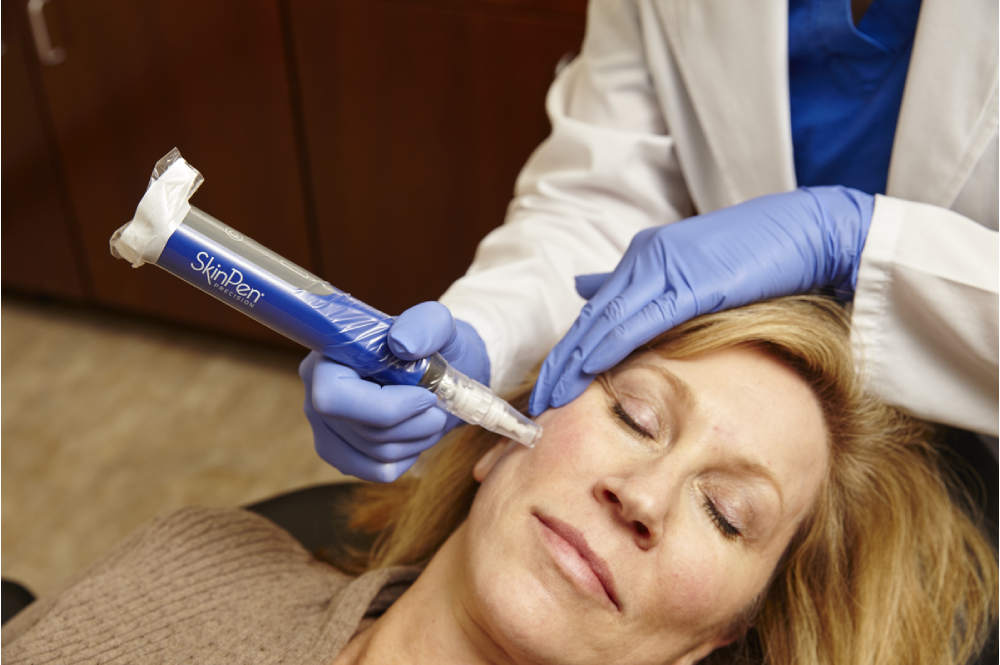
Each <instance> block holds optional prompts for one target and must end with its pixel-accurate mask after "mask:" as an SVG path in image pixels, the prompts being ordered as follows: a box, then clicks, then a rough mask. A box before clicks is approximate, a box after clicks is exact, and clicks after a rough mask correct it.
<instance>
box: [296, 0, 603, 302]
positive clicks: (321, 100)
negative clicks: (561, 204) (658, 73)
mask: <svg viewBox="0 0 1000 665" xmlns="http://www.w3.org/2000/svg"><path fill="white" fill-rule="evenodd" d="M584 4H585V3H584V2H582V1H581V2H573V1H571V0H570V1H559V2H547V3H523V2H517V1H516V0H498V1H496V2H446V1H435V0H426V1H424V2H405V3H401V2H375V1H371V0H339V1H337V2H329V3H315V2H309V1H308V0H291V2H290V13H291V18H292V21H291V22H292V26H293V34H294V40H293V41H294V44H295V47H296V50H295V57H296V61H297V63H298V69H299V74H300V80H301V95H302V100H303V106H304V116H305V126H306V134H307V137H308V150H309V163H310V165H311V173H312V177H313V179H314V181H313V186H314V188H315V192H316V206H317V217H318V225H319V235H320V239H321V247H322V252H323V264H324V270H325V276H326V277H327V278H328V279H329V280H330V281H331V282H333V283H334V284H335V285H337V286H338V287H340V288H342V289H344V290H347V291H350V292H351V293H353V294H354V295H356V296H358V297H359V298H361V299H363V300H365V301H367V302H369V303H370V304H372V305H373V306H375V307H378V308H380V309H382V310H384V311H386V312H388V313H390V314H398V313H399V312H400V311H402V310H403V309H405V308H406V307H408V306H410V305H413V304H415V303H417V302H420V301H422V300H428V299H434V298H437V297H438V296H440V295H441V293H442V292H443V291H444V290H445V289H446V288H447V286H448V285H449V284H450V283H451V282H452V281H453V280H455V279H456V278H458V277H459V276H461V275H462V274H463V273H464V271H465V269H466V268H467V267H468V265H469V263H470V262H471V260H472V257H473V253H474V250H475V246H476V244H477V243H478V241H479V240H480V239H482V237H483V236H485V235H486V234H487V233H488V232H489V231H490V230H491V229H492V228H494V227H496V226H497V225H499V224H500V223H501V222H502V221H503V217H504V212H505V210H506V206H507V204H508V203H509V201H510V198H511V195H512V193H513V187H514V180H515V178H516V175H517V173H518V171H519V170H520V168H521V167H522V166H523V164H524V162H525V160H526V159H527V157H528V156H529V155H530V153H531V151H532V150H533V149H534V148H535V147H536V146H537V145H538V144H539V143H540V142H541V141H542V140H543V139H544V138H545V137H546V136H547V135H548V132H549V126H548V121H547V119H546V117H545V113H544V97H545V92H546V90H547V89H548V86H549V84H550V83H551V81H552V78H553V74H554V69H555V66H556V64H557V62H558V61H559V60H560V58H561V57H562V56H564V55H565V54H566V53H570V52H572V53H575V52H577V51H578V50H579V48H580V44H581V42H582V37H583V27H584V20H585V16H584Z"/></svg>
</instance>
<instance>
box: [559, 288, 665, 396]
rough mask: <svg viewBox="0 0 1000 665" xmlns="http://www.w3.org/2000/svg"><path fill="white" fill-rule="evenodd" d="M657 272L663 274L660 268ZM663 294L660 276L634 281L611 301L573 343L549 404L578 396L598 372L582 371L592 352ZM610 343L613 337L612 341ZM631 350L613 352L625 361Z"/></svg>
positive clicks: (624, 349) (620, 349)
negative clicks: (573, 346)
mask: <svg viewBox="0 0 1000 665" xmlns="http://www.w3.org/2000/svg"><path fill="white" fill-rule="evenodd" d="M658 271H659V272H660V273H662V268H661V269H658ZM662 295H663V277H662V275H660V276H654V277H652V278H647V279H637V280H635V281H634V282H632V284H630V285H629V287H628V288H626V289H625V291H624V292H622V293H621V294H619V295H618V296H616V297H615V298H614V299H613V300H611V302H609V303H608V305H607V307H605V308H604V311H603V312H601V314H600V316H598V317H597V319H596V320H594V321H593V322H592V325H591V327H590V330H588V331H587V333H586V334H585V335H584V336H583V337H582V338H580V340H579V341H578V342H577V343H576V348H575V349H574V350H573V352H572V353H571V354H570V356H569V358H568V360H567V362H566V364H565V366H564V367H563V368H562V372H561V375H560V377H559V380H558V382H557V383H556V385H555V386H554V387H553V389H552V396H551V399H550V401H549V403H550V404H551V405H552V406H554V407H559V406H563V405H566V404H569V403H570V402H572V401H573V400H574V399H576V398H577V397H579V395H580V393H581V392H583V389H584V388H586V386H587V385H589V384H590V381H591V380H592V379H593V376H594V375H596V374H599V373H600V372H590V371H587V370H585V369H584V366H585V364H586V363H587V362H589V360H590V357H591V355H592V354H593V352H594V350H595V349H596V348H597V347H598V346H600V345H601V344H603V343H604V342H605V340H606V339H608V337H609V335H610V334H611V333H612V331H614V330H615V328H616V327H618V326H619V325H621V324H622V323H624V322H625V321H628V320H629V319H631V318H632V317H633V316H635V315H637V314H639V312H641V311H642V310H643V309H644V308H646V307H647V306H648V305H649V303H650V302H652V301H654V300H655V299H656V298H657V297H660V296H662ZM613 341H614V338H612V342H613ZM634 348H635V347H634V346H633V347H629V348H616V352H617V354H618V355H619V356H620V358H624V357H625V356H626V355H628V354H629V353H631V352H632V350H633V349H634ZM584 375H590V376H589V377H586V376H584Z"/></svg>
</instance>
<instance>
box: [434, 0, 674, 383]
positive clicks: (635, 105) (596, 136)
mask: <svg viewBox="0 0 1000 665" xmlns="http://www.w3.org/2000/svg"><path fill="white" fill-rule="evenodd" d="M587 26H588V28H587V34H586V37H585V39H584V45H583V48H582V50H581V54H580V55H579V56H578V57H577V58H576V59H575V60H574V61H573V62H572V63H571V64H569V65H568V66H567V67H566V68H565V69H564V70H563V71H562V72H561V73H560V75H559V76H558V77H557V79H556V81H555V82H554V84H553V85H552V87H551V89H550V90H549V94H548V96H547V99H546V110H547V113H548V116H549V120H550V122H551V124H552V133H551V135H550V136H549V138H548V139H547V140H546V141H545V142H544V143H543V144H542V145H541V146H540V147H539V148H538V149H537V150H536V151H535V152H534V154H533V155H532V156H531V158H530V159H529V160H528V163H527V165H526V166H525V167H524V169H523V171H522V172H521V174H520V176H519V177H518V180H517V183H516V186H515V193H514V199H513V201H512V202H511V204H510V206H509V208H508V212H507V217H506V220H505V223H504V224H503V225H502V226H500V227H499V228H497V229H495V230H494V231H493V232H492V233H490V234H489V235H488V236H487V237H486V238H485V239H484V240H483V241H482V242H481V243H480V245H479V248H478V250H477V252H476V256H475V259H474V261H473V264H472V266H471V267H470V268H469V270H468V272H467V274H466V275H465V277H463V278H461V279H459V280H458V281H457V282H456V283H455V284H453V285H452V287H451V288H450V289H449V290H448V291H447V292H446V293H445V294H444V295H443V296H442V297H441V301H442V302H443V303H444V304H445V305H447V306H448V307H449V308H450V309H451V311H452V312H453V314H454V315H455V317H456V318H459V319H462V320H465V321H467V322H468V323H470V324H472V326H473V327H474V328H475V329H476V331H477V332H478V333H479V334H480V336H481V337H482V338H483V341H484V343H485V344H486V349H487V352H488V353H489V357H490V362H491V380H490V383H491V386H492V387H493V388H494V389H496V390H499V391H503V390H505V389H508V388H511V387H513V386H514V385H517V383H519V382H520V381H521V380H522V378H523V377H524V375H525V374H526V373H527V372H528V371H529V370H530V369H531V367H532V366H533V365H535V364H536V363H538V362H539V361H540V360H541V359H542V358H543V357H544V356H545V354H546V353H547V352H548V351H549V349H551V348H552V346H554V345H555V343H556V342H557V341H558V340H559V339H560V338H561V337H562V336H563V335H564V334H565V332H566V331H567V330H568V329H569V326H570V325H571V324H572V322H573V321H574V320H575V318H576V316H577V314H579V311H580V307H581V306H582V305H583V302H584V301H583V300H582V299H581V298H580V297H579V296H578V295H577V293H576V290H575V283H574V277H575V276H576V275H579V274H587V273H595V272H608V271H611V270H613V269H614V268H615V266H616V265H617V264H618V261H619V259H620V258H621V257H622V255H623V254H624V252H625V250H626V248H627V247H628V243H629V242H630V240H631V239H632V237H633V236H634V235H635V234H636V233H637V232H639V231H640V230H642V229H644V228H646V227H648V226H654V225H660V224H667V223H671V222H674V221H677V220H678V219H681V218H683V217H686V216H689V215H691V214H692V213H693V209H692V208H693V207H692V204H691V201H690V196H689V194H688V191H687V189H686V187H685V185H684V179H683V177H682V175H681V172H680V167H679V165H678V163H677V158H676V154H675V146H674V140H673V139H672V138H671V136H670V135H669V133H668V128H667V125H666V120H665V119H664V118H663V116H662V113H661V111H660V106H659V103H658V101H657V99H656V96H655V94H654V92H653V89H652V84H651V82H650V79H649V74H648V70H647V67H646V63H645V59H644V58H645V56H644V51H643V39H642V34H641V32H642V31H641V25H640V21H639V18H638V15H637V12H636V11H635V10H634V8H633V7H632V6H631V4H630V3H628V2H625V1H621V2H611V1H608V2H595V3H591V6H590V10H589V15H588V20H587Z"/></svg>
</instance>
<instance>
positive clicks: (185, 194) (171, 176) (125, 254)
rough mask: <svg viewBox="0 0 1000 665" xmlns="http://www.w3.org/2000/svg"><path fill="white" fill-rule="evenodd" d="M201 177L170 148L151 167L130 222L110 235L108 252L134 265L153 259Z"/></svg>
mask: <svg viewBox="0 0 1000 665" xmlns="http://www.w3.org/2000/svg"><path fill="white" fill-rule="evenodd" d="M204 180H205V179H204V178H203V177H202V175H201V174H200V173H198V171H197V170H196V169H194V168H193V167H192V166H191V165H190V164H188V163H187V162H186V161H184V158H183V157H181V153H180V152H179V151H178V150H177V148H174V149H173V150H171V151H170V152H168V153H167V154H166V155H164V156H163V157H162V158H161V159H160V161H158V162H157V163H156V166H155V167H154V168H153V175H152V176H151V177H150V179H149V185H148V186H147V188H146V195H145V196H143V197H142V201H140V202H139V207H138V208H137V209H136V211H135V217H134V218H133V219H132V221H131V222H129V223H128V224H126V225H125V226H123V227H121V228H120V229H118V230H117V231H115V233H114V235H112V236H111V254H112V256H114V257H115V258H119V259H125V260H127V261H128V262H129V263H131V264H132V267H133V268H138V267H139V266H141V265H142V264H143V263H147V262H148V263H156V259H157V258H158V257H159V256H160V252H161V251H162V250H163V245H164V244H165V243H166V241H167V238H169V237H170V234H171V233H173V232H174V229H176V228H177V227H178V226H179V225H180V224H181V222H182V221H183V220H184V217H185V216H186V215H187V214H188V211H189V210H190V209H191V205H190V204H189V203H188V200H189V199H190V198H191V196H192V195H193V194H194V193H195V191H197V189H198V187H200V186H201V183H202V182H204Z"/></svg>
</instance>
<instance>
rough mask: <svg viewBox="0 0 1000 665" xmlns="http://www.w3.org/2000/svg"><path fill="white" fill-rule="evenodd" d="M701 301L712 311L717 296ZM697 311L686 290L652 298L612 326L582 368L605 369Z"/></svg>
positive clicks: (586, 369)
mask: <svg viewBox="0 0 1000 665" xmlns="http://www.w3.org/2000/svg"><path fill="white" fill-rule="evenodd" d="M702 304H704V305H706V306H707V307H708V309H705V310H703V311H713V307H714V306H716V305H717V304H718V299H713V300H712V301H711V302H707V303H702ZM698 313H699V307H698V303H696V302H695V300H694V298H692V297H690V294H689V292H686V291H685V292H684V293H683V295H680V296H679V295H678V293H677V292H676V291H669V292H667V293H665V294H663V295H662V296H660V297H659V298H654V299H653V300H652V301H650V302H649V303H648V304H647V305H646V306H645V307H643V308H642V309H641V310H639V311H638V312H637V313H636V314H635V315H634V316H631V317H629V318H628V319H626V320H625V321H622V322H621V323H619V324H618V325H617V326H615V327H614V328H613V329H612V330H611V331H610V332H609V333H608V334H607V336H606V337H605V338H604V339H603V340H601V342H600V343H599V344H598V345H597V347H596V348H595V349H594V350H593V351H592V352H591V353H590V356H589V357H588V358H587V360H586V361H585V362H584V363H583V366H582V371H584V372H586V373H588V374H600V373H601V372H606V371H607V370H609V369H611V368H612V367H614V366H615V365H617V364H618V363H620V362H621V361H622V360H624V359H625V357H626V356H628V354H630V353H631V352H632V351H634V350H635V349H637V348H639V347H640V346H642V345H643V344H645V343H646V342H649V341H650V340H652V339H655V338H656V337H657V336H658V335H660V334H662V333H665V332H666V331H668V330H670V328H672V327H674V326H675V325H677V324H678V323H682V322H684V321H687V320H688V319H691V318H694V317H695V316H697V315H698Z"/></svg>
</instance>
